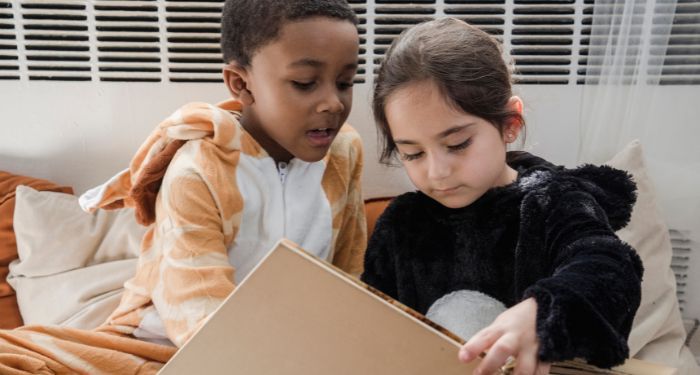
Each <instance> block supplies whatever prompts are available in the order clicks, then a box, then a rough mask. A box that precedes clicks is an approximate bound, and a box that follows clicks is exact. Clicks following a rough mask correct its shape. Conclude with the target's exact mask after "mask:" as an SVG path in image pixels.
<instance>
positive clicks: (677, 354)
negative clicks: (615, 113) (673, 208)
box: [606, 141, 700, 375]
mask: <svg viewBox="0 0 700 375" xmlns="http://www.w3.org/2000/svg"><path fill="white" fill-rule="evenodd" d="M606 164H608V165H610V166H611V167H614V168H617V169H622V170H626V171H627V172H629V173H630V174H631V175H632V176H633V177H634V181H635V182H636V183H637V203H636V204H635V205H634V209H633V211H632V218H631V220H630V223H629V224H628V225H627V226H626V227H625V228H623V229H621V230H619V231H618V232H617V235H618V236H619V237H620V238H621V239H622V240H623V241H625V242H627V243H628V244H630V245H631V246H632V247H634V248H635V249H636V250H637V252H638V253H639V256H640V257H641V258H642V262H643V263H644V277H643V280H642V301H641V304H640V306H639V310H637V315H636V316H635V319H634V323H633V325H632V332H631V333H630V337H629V340H628V344H629V348H630V356H633V357H635V358H639V359H643V360H647V361H650V362H656V363H661V364H665V365H668V366H672V367H677V368H679V369H680V373H679V374H688V375H690V374H693V375H695V374H700V368H698V365H697V363H696V362H695V359H694V358H693V356H692V354H691V353H690V350H689V349H688V348H687V347H686V346H684V341H685V336H686V333H685V328H684V327H683V322H682V320H681V314H680V310H679V308H678V299H677V298H676V278H675V275H674V273H673V271H672V270H671V256H672V248H671V239H670V236H669V233H668V228H667V227H666V223H665V222H664V219H663V218H662V215H661V212H660V211H659V209H658V204H657V197H656V192H655V190H654V186H653V183H652V182H651V180H650V179H649V176H648V174H647V171H646V167H645V164H644V157H643V153H642V146H641V144H640V143H639V141H633V142H632V143H630V144H629V145H627V146H626V147H625V148H624V149H623V150H622V151H620V152H619V153H618V154H617V155H615V156H614V157H613V158H612V159H611V160H610V161H609V162H608V163H606Z"/></svg>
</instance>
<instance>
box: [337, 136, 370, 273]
mask: <svg viewBox="0 0 700 375" xmlns="http://www.w3.org/2000/svg"><path fill="white" fill-rule="evenodd" d="M362 157H363V155H362V143H361V140H360V138H359V136H358V137H356V138H355V139H353V140H352V145H351V155H350V156H349V158H348V160H349V164H350V176H349V179H348V190H347V201H346V203H345V207H344V208H343V212H341V214H340V215H341V217H342V223H341V224H340V227H339V229H338V237H337V239H336V244H335V251H334V255H333V264H334V265H335V266H336V267H339V268H340V269H342V270H343V271H345V272H347V273H349V274H351V275H353V276H355V277H359V276H360V274H362V269H363V262H364V254H365V248H366V247H367V220H366V218H365V205H364V200H363V198H362V164H363V161H362ZM352 161H354V162H352Z"/></svg>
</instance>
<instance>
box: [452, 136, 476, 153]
mask: <svg viewBox="0 0 700 375" xmlns="http://www.w3.org/2000/svg"><path fill="white" fill-rule="evenodd" d="M470 144H472V139H471V138H469V139H467V140H466V141H464V142H462V143H460V144H457V145H454V146H447V149H448V150H450V151H461V150H464V149H465V148H467V147H469V145H470Z"/></svg>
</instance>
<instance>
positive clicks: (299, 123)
mask: <svg viewBox="0 0 700 375" xmlns="http://www.w3.org/2000/svg"><path fill="white" fill-rule="evenodd" d="M358 52H359V36H358V34H357V29H356V28H355V26H354V25H353V24H352V23H350V22H348V21H342V20H334V19H331V18H327V17H314V18H309V19H305V20H302V21H294V22H287V23H286V24H285V25H284V26H283V27H282V28H281V30H280V35H279V37H278V38H277V39H276V40H274V41H272V42H270V43H268V44H266V45H264V46H263V47H261V48H260V49H258V50H257V51H256V52H255V54H254V55H253V58H252V60H251V63H250V66H248V67H247V68H245V69H240V68H239V69H237V70H236V69H235V68H234V72H231V71H228V73H227V71H226V70H225V71H224V78H225V80H226V83H227V85H228V87H229V89H230V90H231V92H232V94H233V95H234V96H238V97H239V98H240V99H241V100H242V101H243V102H244V111H243V119H242V121H243V126H244V127H245V128H246V130H248V132H250V133H251V135H252V136H253V137H254V138H255V139H256V140H257V141H258V142H259V143H260V144H261V146H262V147H263V148H264V149H265V150H266V151H267V152H268V154H270V156H272V157H273V158H274V159H275V160H277V161H288V160H289V159H291V158H292V157H297V158H299V159H301V160H304V161H307V162H314V161H318V160H321V159H322V158H323V157H324V156H325V155H326V153H327V152H328V149H329V148H330V145H331V142H333V139H335V136H336V135H337V134H338V131H339V130H340V127H341V126H342V125H343V123H344V122H345V120H346V119H347V117H348V114H349V113H350V109H351V106H352V84H353V78H354V76H355V71H356V70H357V56H358ZM236 71H238V72H239V73H236ZM237 74H238V75H237ZM241 84H244V85H245V89H247V90H248V92H249V93H250V95H249V97H246V95H248V93H247V92H243V95H241V92H240V91H238V92H237V91H236V90H237V89H240V87H238V88H237V87H233V86H236V85H241ZM246 102H247V103H246Z"/></svg>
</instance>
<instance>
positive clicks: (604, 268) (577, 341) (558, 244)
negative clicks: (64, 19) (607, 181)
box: [524, 191, 643, 367]
mask: <svg viewBox="0 0 700 375" xmlns="http://www.w3.org/2000/svg"><path fill="white" fill-rule="evenodd" d="M544 225H545V228H546V235H545V237H546V250H547V251H548V252H549V253H550V255H551V259H553V263H552V269H551V276H550V277H548V278H545V279H542V280H539V281H538V282H536V283H535V284H534V285H532V286H531V287H529V288H528V289H527V290H526V291H525V293H524V298H528V297H534V298H535V299H536V300H537V305H538V309H537V335H538V337H539V339H540V351H539V354H540V358H541V359H544V360H547V361H554V360H563V359H570V358H574V357H581V358H585V359H586V360H587V361H588V362H589V363H591V364H594V365H596V366H600V367H610V366H614V365H617V364H620V363H622V362H623V361H624V360H625V359H626V358H627V357H628V356H629V348H628V346H627V338H628V336H629V333H630V330H631V327H632V321H633V320H634V316H635V313H636V311H637V308H638V307H639V303H640V300H641V279H642V273H643V267H642V262H641V260H640V258H639V256H638V255H637V253H636V251H635V250H634V249H633V248H632V247H630V246H629V245H628V244H626V243H624V242H623V241H621V240H620V239H619V238H618V237H617V236H616V235H615V233H614V232H613V230H612V228H611V227H610V225H609V224H608V219H607V216H606V213H605V212H604V210H603V209H602V208H601V206H600V205H599V204H598V202H597V201H596V199H595V198H594V197H593V196H591V195H590V194H588V193H586V192H582V191H572V192H568V193H565V194H563V195H562V196H561V197H560V199H558V201H557V203H556V204H554V205H553V209H552V210H551V211H550V213H549V216H548V217H547V219H546V222H545V223H544Z"/></svg>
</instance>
